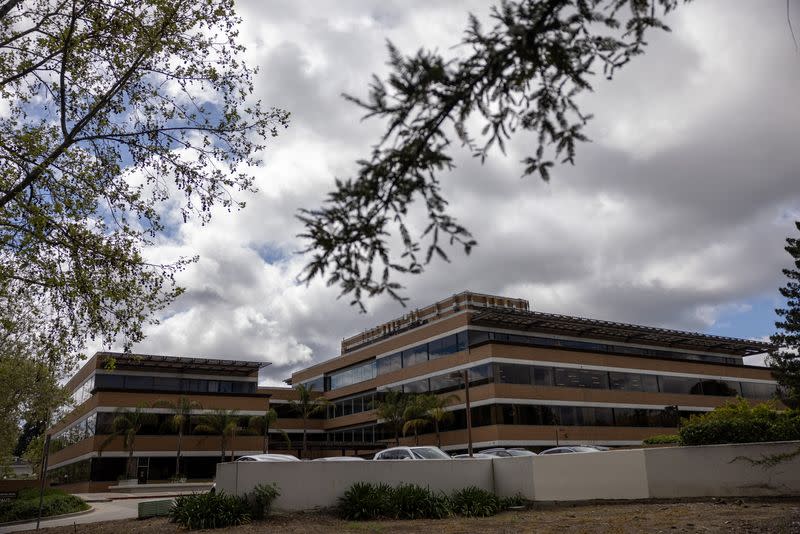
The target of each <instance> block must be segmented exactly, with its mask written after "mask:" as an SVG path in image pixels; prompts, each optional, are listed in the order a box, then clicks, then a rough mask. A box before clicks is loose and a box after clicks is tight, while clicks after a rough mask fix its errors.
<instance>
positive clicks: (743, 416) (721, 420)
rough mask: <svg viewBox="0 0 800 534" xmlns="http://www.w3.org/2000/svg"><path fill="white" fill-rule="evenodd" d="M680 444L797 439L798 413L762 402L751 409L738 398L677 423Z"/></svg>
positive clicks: (798, 429)
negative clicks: (778, 408)
mask: <svg viewBox="0 0 800 534" xmlns="http://www.w3.org/2000/svg"><path fill="white" fill-rule="evenodd" d="M678 435H679V436H680V440H681V444H683V445H713V444H721V443H755V442H764V441H792V440H800V410H777V409H776V408H775V406H774V405H772V404H769V403H766V404H759V405H757V406H751V405H750V404H749V403H748V402H747V401H746V400H744V399H738V400H737V401H735V402H732V403H729V404H726V405H725V406H721V407H719V408H716V409H714V411H711V412H708V413H706V414H703V415H693V416H692V417H690V418H689V419H688V420H687V419H684V420H683V421H682V422H681V427H680V429H679V430H678Z"/></svg>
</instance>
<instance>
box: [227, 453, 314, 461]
mask: <svg viewBox="0 0 800 534" xmlns="http://www.w3.org/2000/svg"><path fill="white" fill-rule="evenodd" d="M236 461H237V462H299V461H300V460H299V459H298V458H296V457H295V456H292V455H291V454H248V455H247V456H240V457H239V458H237V459H236Z"/></svg>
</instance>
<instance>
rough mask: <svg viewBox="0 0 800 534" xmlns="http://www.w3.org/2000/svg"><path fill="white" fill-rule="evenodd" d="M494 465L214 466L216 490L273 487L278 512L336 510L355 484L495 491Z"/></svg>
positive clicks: (436, 462) (487, 462) (241, 491)
mask: <svg viewBox="0 0 800 534" xmlns="http://www.w3.org/2000/svg"><path fill="white" fill-rule="evenodd" d="M492 473H493V470H492V460H449V461H448V460H422V461H410V460H394V461H365V462H233V463H227V464H220V465H218V466H217V488H218V489H221V490H224V491H225V492H226V493H235V494H237V495H243V494H245V493H248V492H250V491H252V490H253V488H254V487H255V486H256V485H257V484H261V483H270V482H275V483H277V485H278V488H279V489H280V492H281V496H280V497H278V499H277V500H276V501H275V504H274V506H275V507H276V508H277V509H280V510H307V509H311V508H321V507H329V506H335V505H336V501H337V499H338V498H339V497H340V496H341V495H342V494H343V493H344V492H345V490H347V488H349V487H350V486H352V485H353V484H355V483H356V482H373V483H378V482H383V483H387V484H391V485H395V486H396V485H399V484H402V483H414V484H419V485H421V486H428V487H430V488H431V489H432V490H441V491H444V492H448V493H449V492H451V491H453V490H456V489H460V488H463V487H465V486H478V487H479V488H483V489H486V490H490V491H491V490H493V489H494V482H493V476H492Z"/></svg>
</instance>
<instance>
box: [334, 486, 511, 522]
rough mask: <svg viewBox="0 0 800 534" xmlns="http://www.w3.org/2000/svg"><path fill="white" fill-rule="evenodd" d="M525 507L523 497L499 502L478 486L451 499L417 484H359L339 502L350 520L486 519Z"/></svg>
mask: <svg viewBox="0 0 800 534" xmlns="http://www.w3.org/2000/svg"><path fill="white" fill-rule="evenodd" d="M524 503H525V500H524V499H523V498H522V497H513V498H510V499H500V498H498V497H497V496H496V495H495V494H494V493H492V492H490V491H486V490H483V489H480V488H477V487H475V486H470V487H467V488H463V489H460V490H458V491H456V492H454V493H453V494H452V495H450V496H448V495H446V494H444V493H442V492H434V491H431V489H430V488H427V487H422V486H418V485H416V484H401V485H399V486H395V487H392V486H389V485H387V484H369V483H366V482H358V483H356V484H353V485H352V486H350V488H348V489H347V491H345V492H344V495H342V496H341V497H340V498H339V503H338V511H339V515H341V516H342V517H344V518H345V519H349V520H369V519H382V518H386V519H441V518H444V517H450V516H453V515H461V516H464V517H486V516H491V515H494V514H496V513H498V512H500V511H502V510H505V509H507V508H509V507H511V506H520V505H522V504H524Z"/></svg>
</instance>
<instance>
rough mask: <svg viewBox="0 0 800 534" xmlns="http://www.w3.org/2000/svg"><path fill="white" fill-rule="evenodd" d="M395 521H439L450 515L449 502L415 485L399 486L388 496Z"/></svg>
mask: <svg viewBox="0 0 800 534" xmlns="http://www.w3.org/2000/svg"><path fill="white" fill-rule="evenodd" d="M389 498H390V499H391V500H390V504H391V507H392V512H393V515H394V517H395V518H397V519H441V518H443V517H447V516H449V515H451V509H450V500H449V499H448V498H447V496H446V495H444V494H442V493H434V492H432V491H431V490H430V488H423V487H422V486H418V485H416V484H400V485H399V486H397V487H396V488H392V489H391V492H390V495H389Z"/></svg>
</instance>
